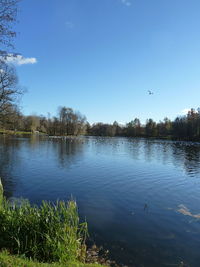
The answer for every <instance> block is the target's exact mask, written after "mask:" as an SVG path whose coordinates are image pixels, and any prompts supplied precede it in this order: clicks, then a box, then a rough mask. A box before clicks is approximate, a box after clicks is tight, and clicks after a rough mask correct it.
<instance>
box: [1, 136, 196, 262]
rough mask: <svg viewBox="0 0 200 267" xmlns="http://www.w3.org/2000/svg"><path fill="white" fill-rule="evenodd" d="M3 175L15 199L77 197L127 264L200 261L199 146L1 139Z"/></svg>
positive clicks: (92, 226)
mask: <svg viewBox="0 0 200 267" xmlns="http://www.w3.org/2000/svg"><path fill="white" fill-rule="evenodd" d="M0 176H1V177H2V181H3V185H4V189H5V194H6V196H7V197H17V198H18V197H23V198H28V199H29V200H30V201H31V202H32V203H37V204H39V203H40V202H41V201H42V200H50V201H56V200H57V199H60V200H68V199H70V198H71V196H73V198H74V199H76V200H77V203H78V207H79V212H80V215H81V218H86V220H87V222H88V223H89V231H90V238H91V239H92V240H94V241H95V243H96V244H97V245H99V246H100V245H103V246H104V248H105V249H107V248H108V249H109V250H110V257H111V258H114V259H115V260H116V261H117V262H119V263H122V264H126V265H127V266H131V267H132V266H137V267H140V266H141V267H142V266H145V267H146V266H147V267H149V266H150V267H157V266H158V267H162V266H179V264H181V262H182V261H183V262H184V263H185V264H186V265H185V266H192V267H199V266H200V219H199V218H200V215H199V214H200V144H199V143H186V142H172V141H163V140H145V139H134V138H102V137H97V138H95V137H77V138H73V139H72V138H67V139H66V140H62V139H59V138H42V139H39V138H38V137H36V136H33V137H31V138H5V137H1V138H0ZM181 266H182V265H181Z"/></svg>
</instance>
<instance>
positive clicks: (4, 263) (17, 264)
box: [0, 252, 106, 267]
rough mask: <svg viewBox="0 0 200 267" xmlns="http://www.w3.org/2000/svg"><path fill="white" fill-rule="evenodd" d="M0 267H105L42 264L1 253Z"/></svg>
mask: <svg viewBox="0 0 200 267" xmlns="http://www.w3.org/2000/svg"><path fill="white" fill-rule="evenodd" d="M0 266H1V267H103V265H99V264H85V263H80V262H68V263H67V264H62V263H40V262H36V261H32V260H29V259H25V258H22V257H19V256H13V255H9V254H8V253H7V252H1V253H0ZM104 267H106V266H104Z"/></svg>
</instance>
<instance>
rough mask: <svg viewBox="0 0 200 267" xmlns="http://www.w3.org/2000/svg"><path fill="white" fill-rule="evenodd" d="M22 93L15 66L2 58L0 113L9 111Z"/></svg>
mask: <svg viewBox="0 0 200 267" xmlns="http://www.w3.org/2000/svg"><path fill="white" fill-rule="evenodd" d="M22 93H23V90H22V89H21V88H20V87H19V86H18V78H17V75H16V72H15V68H14V67H13V66H11V65H8V64H6V63H5V62H4V61H2V60H0V115H2V114H3V115H5V114H7V113H9V112H10V110H12V109H11V106H12V105H14V104H15V103H16V102H17V100H18V98H19V96H20V95H21V94H22Z"/></svg>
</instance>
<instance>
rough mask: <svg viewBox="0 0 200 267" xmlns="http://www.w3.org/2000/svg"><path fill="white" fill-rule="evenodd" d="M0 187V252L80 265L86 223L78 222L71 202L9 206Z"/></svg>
mask: <svg viewBox="0 0 200 267" xmlns="http://www.w3.org/2000/svg"><path fill="white" fill-rule="evenodd" d="M1 197H2V190H1V186H0V201H1V199H2V201H1V202H0V250H2V249H6V250H7V251H9V252H10V253H11V254H18V255H24V256H26V257H28V258H31V259H33V260H37V261H40V262H50V263H51V262H60V263H67V262H76V261H80V262H84V260H85V256H86V245H85V240H86V236H87V233H88V231H87V223H86V222H84V223H80V222H79V216H78V209H77V205H76V202H75V201H69V202H68V203H65V202H63V201H58V202H57V203H56V204H52V203H49V202H45V201H44V202H42V204H41V206H36V205H34V206H32V205H30V203H29V202H28V201H22V202H20V205H19V203H18V204H17V203H16V204H15V203H14V204H12V205H11V203H9V202H8V201H7V200H5V199H4V198H1Z"/></svg>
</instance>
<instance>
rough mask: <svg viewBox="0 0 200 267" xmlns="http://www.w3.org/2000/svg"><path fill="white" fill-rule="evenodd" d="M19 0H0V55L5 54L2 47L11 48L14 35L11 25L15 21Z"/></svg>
mask: <svg viewBox="0 0 200 267" xmlns="http://www.w3.org/2000/svg"><path fill="white" fill-rule="evenodd" d="M18 2H19V0H0V45H1V49H0V55H1V56H6V55H7V52H6V51H3V50H2V49H3V47H4V49H6V50H7V49H8V48H13V43H12V40H13V38H14V37H15V36H16V32H15V31H14V30H13V25H14V24H15V22H16V17H17V10H18V6H17V4H18Z"/></svg>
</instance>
